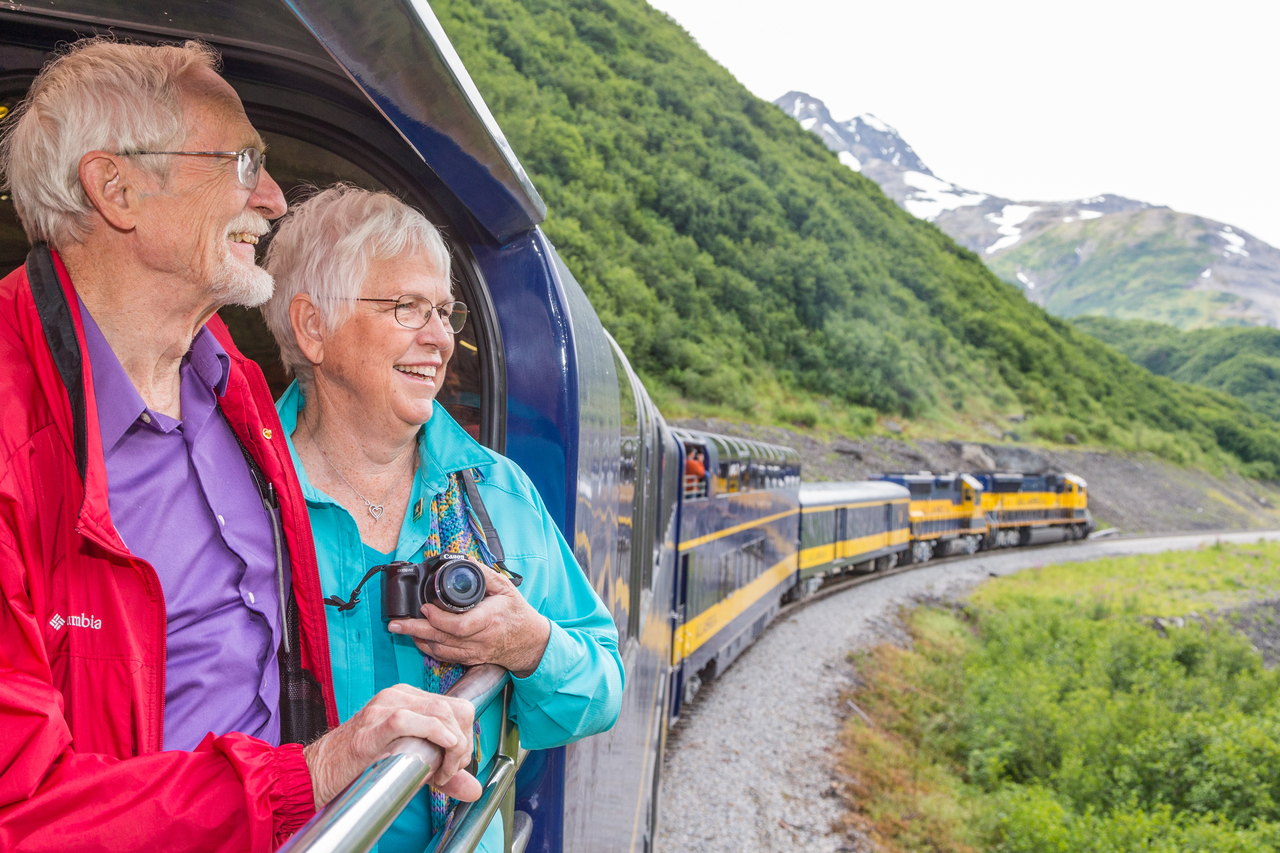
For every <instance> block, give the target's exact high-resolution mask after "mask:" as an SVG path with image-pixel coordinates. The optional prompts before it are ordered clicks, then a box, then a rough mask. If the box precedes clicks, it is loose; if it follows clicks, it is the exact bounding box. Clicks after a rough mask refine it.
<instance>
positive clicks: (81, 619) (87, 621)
mask: <svg viewBox="0 0 1280 853" xmlns="http://www.w3.org/2000/svg"><path fill="white" fill-rule="evenodd" d="M49 624H50V625H51V626H53V630H55V631H61V630H62V626H63V625H70V626H71V627H72V628H92V629H93V630H95V631H97V630H100V629H101V628H102V620H101V619H95V618H94V616H93V614H92V613H91V614H89V615H88V616H86V615H84V614H83V613H81V614H80V615H79V616H75V615H72V616H68V617H67V618H66V619H63V618H62V616H60V615H59V614H57V613H55V614H53V618H52V619H50V620H49Z"/></svg>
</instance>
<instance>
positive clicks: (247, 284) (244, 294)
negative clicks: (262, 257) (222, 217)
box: [213, 211, 276, 308]
mask: <svg viewBox="0 0 1280 853" xmlns="http://www.w3.org/2000/svg"><path fill="white" fill-rule="evenodd" d="M270 230H271V223H270V222H268V221H267V219H266V217H264V216H262V215H260V214H258V213H254V212H252V211H245V212H244V213H242V214H240V215H239V216H238V217H236V220H235V221H234V222H232V223H231V225H230V226H229V227H228V228H227V232H228V233H232V234H234V233H239V232H245V233H249V234H256V235H257V236H259V237H262V236H264V235H266V234H267V233H268V232H269V231H270ZM275 289H276V280H275V279H274V278H272V276H271V273H269V272H267V271H266V270H264V269H263V268H262V267H260V266H258V265H257V264H253V265H251V266H245V265H244V264H243V263H241V262H240V260H238V259H237V258H236V256H235V255H234V254H232V252H231V246H229V245H228V243H227V241H225V240H224V241H223V243H222V258H221V259H220V262H219V264H218V270H217V271H216V272H215V273H214V280H213V293H214V296H215V297H216V298H217V299H218V301H220V302H222V303H223V304H224V305H243V306H244V307H245V308H257V307H258V306H259V305H261V304H262V303H264V302H266V301H267V300H268V299H270V298H271V294H272V293H273V292H274V291H275Z"/></svg>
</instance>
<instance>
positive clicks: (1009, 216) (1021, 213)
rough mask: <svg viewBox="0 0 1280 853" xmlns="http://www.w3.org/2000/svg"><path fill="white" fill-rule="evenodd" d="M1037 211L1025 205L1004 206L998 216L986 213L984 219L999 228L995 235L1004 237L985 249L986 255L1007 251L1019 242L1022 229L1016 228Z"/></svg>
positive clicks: (1035, 208) (1036, 208)
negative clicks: (1002, 250)
mask: <svg viewBox="0 0 1280 853" xmlns="http://www.w3.org/2000/svg"><path fill="white" fill-rule="evenodd" d="M1039 209H1040V208H1038V207H1029V206H1027V205H1025V204H1006V205H1005V206H1004V207H1003V208H1001V210H1000V213H999V214H995V213H988V214H987V215H986V216H985V217H984V218H985V219H986V220H987V221H988V222H990V223H992V224H993V225H997V226H999V227H998V228H996V233H997V234H1003V235H1004V236H1002V237H1001V238H1000V239H999V240H997V241H995V242H994V243H992V244H991V245H990V246H988V247H987V254H988V255H990V254H992V253H993V252H998V251H1000V250H1001V249H1007V248H1009V247H1010V246H1012V245H1013V244H1014V243H1016V242H1018V241H1019V240H1021V239H1022V229H1021V228H1019V227H1018V226H1019V225H1021V224H1022V223H1023V222H1026V221H1027V217H1028V216H1030V215H1031V214H1033V213H1035V212H1036V211H1037V210H1039Z"/></svg>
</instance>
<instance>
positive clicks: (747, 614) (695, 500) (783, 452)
mask: <svg viewBox="0 0 1280 853" xmlns="http://www.w3.org/2000/svg"><path fill="white" fill-rule="evenodd" d="M671 432H672V433H673V434H674V435H675V438H676V440H677V442H678V443H679V444H680V447H681V450H682V453H683V457H684V458H685V459H690V458H692V459H696V460H699V461H700V462H701V464H702V467H703V469H704V472H703V473H701V474H699V472H698V471H697V470H696V469H697V467H698V466H697V465H693V466H689V467H686V469H685V474H684V477H683V486H682V488H681V490H680V499H679V507H678V513H679V520H678V530H679V536H678V540H677V545H676V572H677V574H676V588H675V590H674V601H673V605H674V606H673V612H674V614H675V616H674V625H673V630H674V638H673V642H672V675H671V678H672V685H671V697H672V701H671V718H672V719H673V720H674V719H675V718H676V717H678V716H679V713H680V706H681V704H683V703H684V702H685V701H688V700H689V699H691V698H692V697H693V694H694V693H696V692H697V690H698V688H699V686H700V685H701V684H702V682H703V681H704V680H705V679H707V678H712V677H715V676H716V675H718V674H719V673H721V672H723V671H724V670H725V668H726V667H728V666H729V664H730V663H732V662H733V660H734V658H736V657H737V656H738V655H739V654H741V652H742V650H743V649H745V648H746V647H747V646H748V645H750V643H751V641H752V640H754V639H755V638H756V637H757V636H759V635H760V632H761V631H763V630H764V628H765V626H766V625H768V624H769V622H770V621H771V620H772V619H773V617H774V616H776V615H777V613H778V610H779V608H780V606H781V601H782V598H783V596H784V595H785V594H786V593H787V592H788V591H789V590H790V589H791V588H792V587H793V586H794V585H795V583H796V527H797V523H798V521H797V516H798V515H799V513H800V455H799V454H798V453H797V452H796V451H795V450H793V449H792V448H789V447H780V446H778V445H772V444H765V443H763V442H758V441H750V440H747V439H740V438H732V437H729V436H724V435H716V434H714V433H707V432H698V431H694V430H686V429H672V430H671Z"/></svg>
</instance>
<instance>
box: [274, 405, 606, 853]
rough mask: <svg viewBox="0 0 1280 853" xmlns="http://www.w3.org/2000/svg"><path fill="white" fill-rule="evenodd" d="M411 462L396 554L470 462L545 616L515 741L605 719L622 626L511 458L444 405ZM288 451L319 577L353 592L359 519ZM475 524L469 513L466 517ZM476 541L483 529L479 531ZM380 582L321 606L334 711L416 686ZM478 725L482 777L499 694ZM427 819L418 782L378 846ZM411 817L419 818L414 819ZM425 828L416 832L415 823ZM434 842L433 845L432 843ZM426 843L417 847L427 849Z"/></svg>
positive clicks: (492, 839)
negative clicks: (387, 690) (547, 629)
mask: <svg viewBox="0 0 1280 853" xmlns="http://www.w3.org/2000/svg"><path fill="white" fill-rule="evenodd" d="M304 405H305V404H304V401H303V395H302V391H301V388H300V386H299V385H298V383H297V382H294V383H293V384H292V385H290V386H289V388H288V389H287V390H286V391H285V393H284V395H283V396H282V397H281V398H280V401H279V402H278V403H277V404H276V409H277V410H278V411H279V412H280V421H281V424H282V425H283V426H284V432H285V435H286V437H291V436H292V435H293V431H294V429H295V428H296V427H297V423H298V414H299V412H300V411H301V410H302V408H303V406H304ZM418 451H419V460H420V461H419V466H418V472H417V474H416V475H415V479H414V484H413V491H412V492H411V494H410V496H409V507H410V511H407V512H406V513H405V517H404V522H403V523H402V525H401V528H400V541H399V544H398V545H397V547H396V551H395V554H394V555H393V558H394V559H396V560H410V561H413V562H417V561H420V560H421V559H422V558H423V545H424V544H425V543H426V540H427V535H428V533H429V532H430V529H431V519H430V518H429V517H428V516H429V515H430V506H431V501H432V499H433V498H434V497H435V496H436V495H438V494H440V493H442V492H444V491H445V490H446V489H447V488H448V478H449V475H451V474H453V473H456V472H458V471H461V470H463V469H464V468H471V469H474V470H476V471H477V472H478V477H477V481H478V487H479V491H480V497H481V499H482V500H483V501H484V504H485V507H486V508H487V509H488V511H489V516H490V518H491V519H492V520H493V525H494V527H495V529H496V530H497V532H498V536H499V538H500V539H501V540H502V547H503V549H504V550H505V551H506V566H507V568H508V569H510V570H511V571H514V572H516V573H518V574H520V575H522V576H523V577H524V582H523V583H522V584H521V585H520V587H519V589H520V592H521V594H523V595H524V597H525V600H526V601H528V602H529V603H530V604H531V605H533V607H534V608H535V609H536V610H537V611H538V612H539V613H541V614H542V615H544V616H546V617H547V618H548V619H550V620H551V637H550V639H549V640H548V642H547V648H546V651H545V652H544V653H543V655H542V662H541V663H540V664H539V665H538V668H537V669H536V670H535V671H534V672H533V673H532V674H531V675H530V676H529V677H528V678H514V677H513V678H512V681H513V683H514V685H515V690H514V697H513V700H512V703H511V718H512V719H513V720H514V721H515V723H516V725H518V726H519V727H520V743H521V745H523V746H525V747H527V748H529V749H548V748H550V747H555V746H561V745H563V744H566V743H569V742H571V741H574V740H578V739H579V738H583V737H586V736H588V735H592V734H596V733H598V732H602V731H605V730H607V729H608V728H610V727H611V726H612V725H613V724H614V722H615V721H616V720H617V719H618V712H619V710H620V709H621V707H622V688H623V669H622V661H621V659H620V658H619V657H618V632H617V628H616V627H615V626H614V623H613V617H612V616H611V615H610V614H609V611H608V609H607V608H606V607H605V605H604V602H602V601H601V600H600V597H599V596H598V595H596V593H595V590H593V589H592V588H591V584H590V582H589V581H588V579H587V577H586V575H585V574H583V572H582V570H581V569H580V568H579V567H578V564H577V561H576V560H575V559H574V556H573V551H572V550H571V549H570V548H569V545H568V544H567V543H566V542H565V539H564V537H563V536H562V535H561V534H560V530H559V529H558V528H557V527H556V526H555V523H554V522H552V520H551V517H550V516H549V515H548V514H547V510H546V508H545V507H544V506H543V504H542V499H541V498H540V497H539V496H538V492H537V491H536V490H535V489H534V487H533V484H532V483H531V482H530V481H529V478H528V477H527V476H526V475H525V473H524V472H523V471H521V470H520V468H519V467H518V466H517V465H516V464H515V463H514V462H512V461H511V460H509V459H507V458H506V457H504V456H500V455H499V454H497V453H494V452H493V451H491V450H489V449H487V448H485V447H483V446H481V445H480V444H479V443H477V442H476V441H475V440H474V439H472V438H471V436H469V435H467V434H466V433H465V432H464V431H463V430H462V428H461V427H460V426H458V424H457V422H456V421H454V420H453V418H452V417H450V416H449V414H448V412H446V411H445V410H444V407H443V406H439V405H437V406H436V407H435V410H434V413H433V414H432V416H431V420H429V421H428V422H427V423H426V425H425V426H424V427H423V429H422V432H421V433H420V434H419V438H418ZM289 452H290V453H291V454H292V455H293V464H294V467H295V468H297V470H298V478H299V480H301V482H302V494H303V496H304V497H305V498H306V501H307V507H308V510H309V513H310V517H311V530H312V534H313V535H314V536H315V540H316V556H317V558H318V562H319V566H320V584H321V587H322V589H323V593H324V595H325V596H326V597H327V596H330V595H337V596H340V597H341V598H344V599H345V598H347V597H349V596H350V594H351V591H352V590H353V589H355V587H356V584H358V583H359V582H360V579H361V577H363V576H364V573H365V570H366V557H365V548H364V545H363V543H362V542H361V541H360V532H359V530H358V529H357V527H356V522H355V520H354V519H353V518H352V517H351V515H350V514H349V513H348V512H347V511H346V510H345V509H343V507H342V506H341V505H339V504H338V503H336V502H335V501H334V500H333V499H332V498H330V497H329V496H328V495H326V494H324V493H323V492H321V491H319V490H317V489H316V488H314V487H313V486H312V485H311V483H310V480H309V478H308V477H307V472H306V470H305V469H304V468H303V466H302V463H301V461H300V460H299V459H298V454H297V452H296V451H295V450H294V447H293V441H292V438H290V440H289ZM419 500H421V501H422V506H424V507H426V508H427V511H426V512H423V513H421V514H419V517H418V518H417V519H416V520H415V519H414V515H415V513H414V512H413V511H412V508H413V507H415V506H417V505H418V501H419ZM473 525H474V519H473ZM476 535H477V536H479V537H480V538H481V539H483V536H481V534H479V533H478V532H477V533H476ZM381 607H382V596H381V588H380V586H379V584H378V583H377V579H376V578H375V579H374V580H373V581H370V582H369V583H367V584H366V585H365V587H364V590H363V591H362V592H361V595H360V602H359V603H358V604H357V605H356V606H355V608H353V609H352V610H348V611H344V612H339V611H338V609H337V608H336V607H326V608H325V614H326V616H327V617H328V628H329V650H330V659H331V661H332V666H333V686H334V693H335V695H336V698H337V703H338V715H339V717H340V719H341V720H342V721H344V722H345V721H346V720H348V719H350V717H351V716H352V715H353V714H355V713H356V712H357V711H359V710H360V709H361V708H362V707H364V705H365V703H366V702H368V701H369V700H370V699H371V698H373V695H374V694H375V693H376V692H377V689H375V685H377V684H380V683H381V684H383V686H385V685H386V682H387V681H388V678H389V677H390V678H391V680H392V681H393V682H394V681H399V682H402V683H405V684H410V685H413V686H415V687H422V686H423V663H422V654H421V653H420V652H419V651H418V649H417V647H416V646H415V645H414V644H413V641H412V640H411V639H410V638H408V637H404V636H400V635H393V634H390V633H389V632H388V631H387V629H386V626H385V625H384V624H383V622H382V616H381V612H382V611H381ZM388 638H390V640H391V643H392V646H393V648H394V664H393V666H394V672H393V673H391V674H390V676H389V675H388V673H387V669H388V666H391V665H392V664H389V663H388V661H389V658H388V656H386V655H382V656H379V655H377V654H375V641H376V642H378V643H381V644H382V647H383V648H385V641H386V639H388ZM477 719H478V722H479V723H480V734H479V737H478V738H477V744H476V746H477V750H478V752H479V759H480V774H479V775H480V777H481V779H483V778H484V777H485V775H486V774H487V773H488V767H489V764H490V762H491V761H492V759H493V756H494V755H495V754H496V753H497V749H498V738H499V732H500V729H501V722H502V709H501V702H500V701H498V702H493V703H491V704H490V705H489V706H488V707H487V708H486V709H484V710H483V711H482V712H481V713H480V714H479V715H478V717H477ZM426 821H427V812H426V792H425V790H424V791H423V792H422V793H421V794H420V795H419V796H418V797H417V798H415V800H414V802H413V803H411V804H410V807H409V808H408V809H406V810H405V812H404V813H403V814H402V815H401V817H400V818H399V819H398V820H397V821H396V824H395V826H393V827H392V830H391V831H390V832H388V834H387V836H385V837H384V843H383V845H382V850H383V851H384V853H386V851H389V850H390V849H391V848H397V849H400V850H407V849H412V848H413V847H414V846H416V843H414V844H406V843H405V841H406V838H425V835H426V830H425V829H422V828H421V827H425V826H426V825H427V824H426ZM415 822H417V826H414V823H415ZM419 832H420V833H421V835H417V833H419ZM432 843H434V842H433V841H432ZM428 846H429V845H427V844H423V845H422V847H420V848H418V849H425V848H427V847H428ZM480 849H481V850H483V851H486V853H501V850H502V826H501V822H500V819H495V820H494V823H493V824H492V825H490V827H489V830H488V831H487V832H486V833H485V839H484V843H483V844H482V845H481V847H480Z"/></svg>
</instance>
